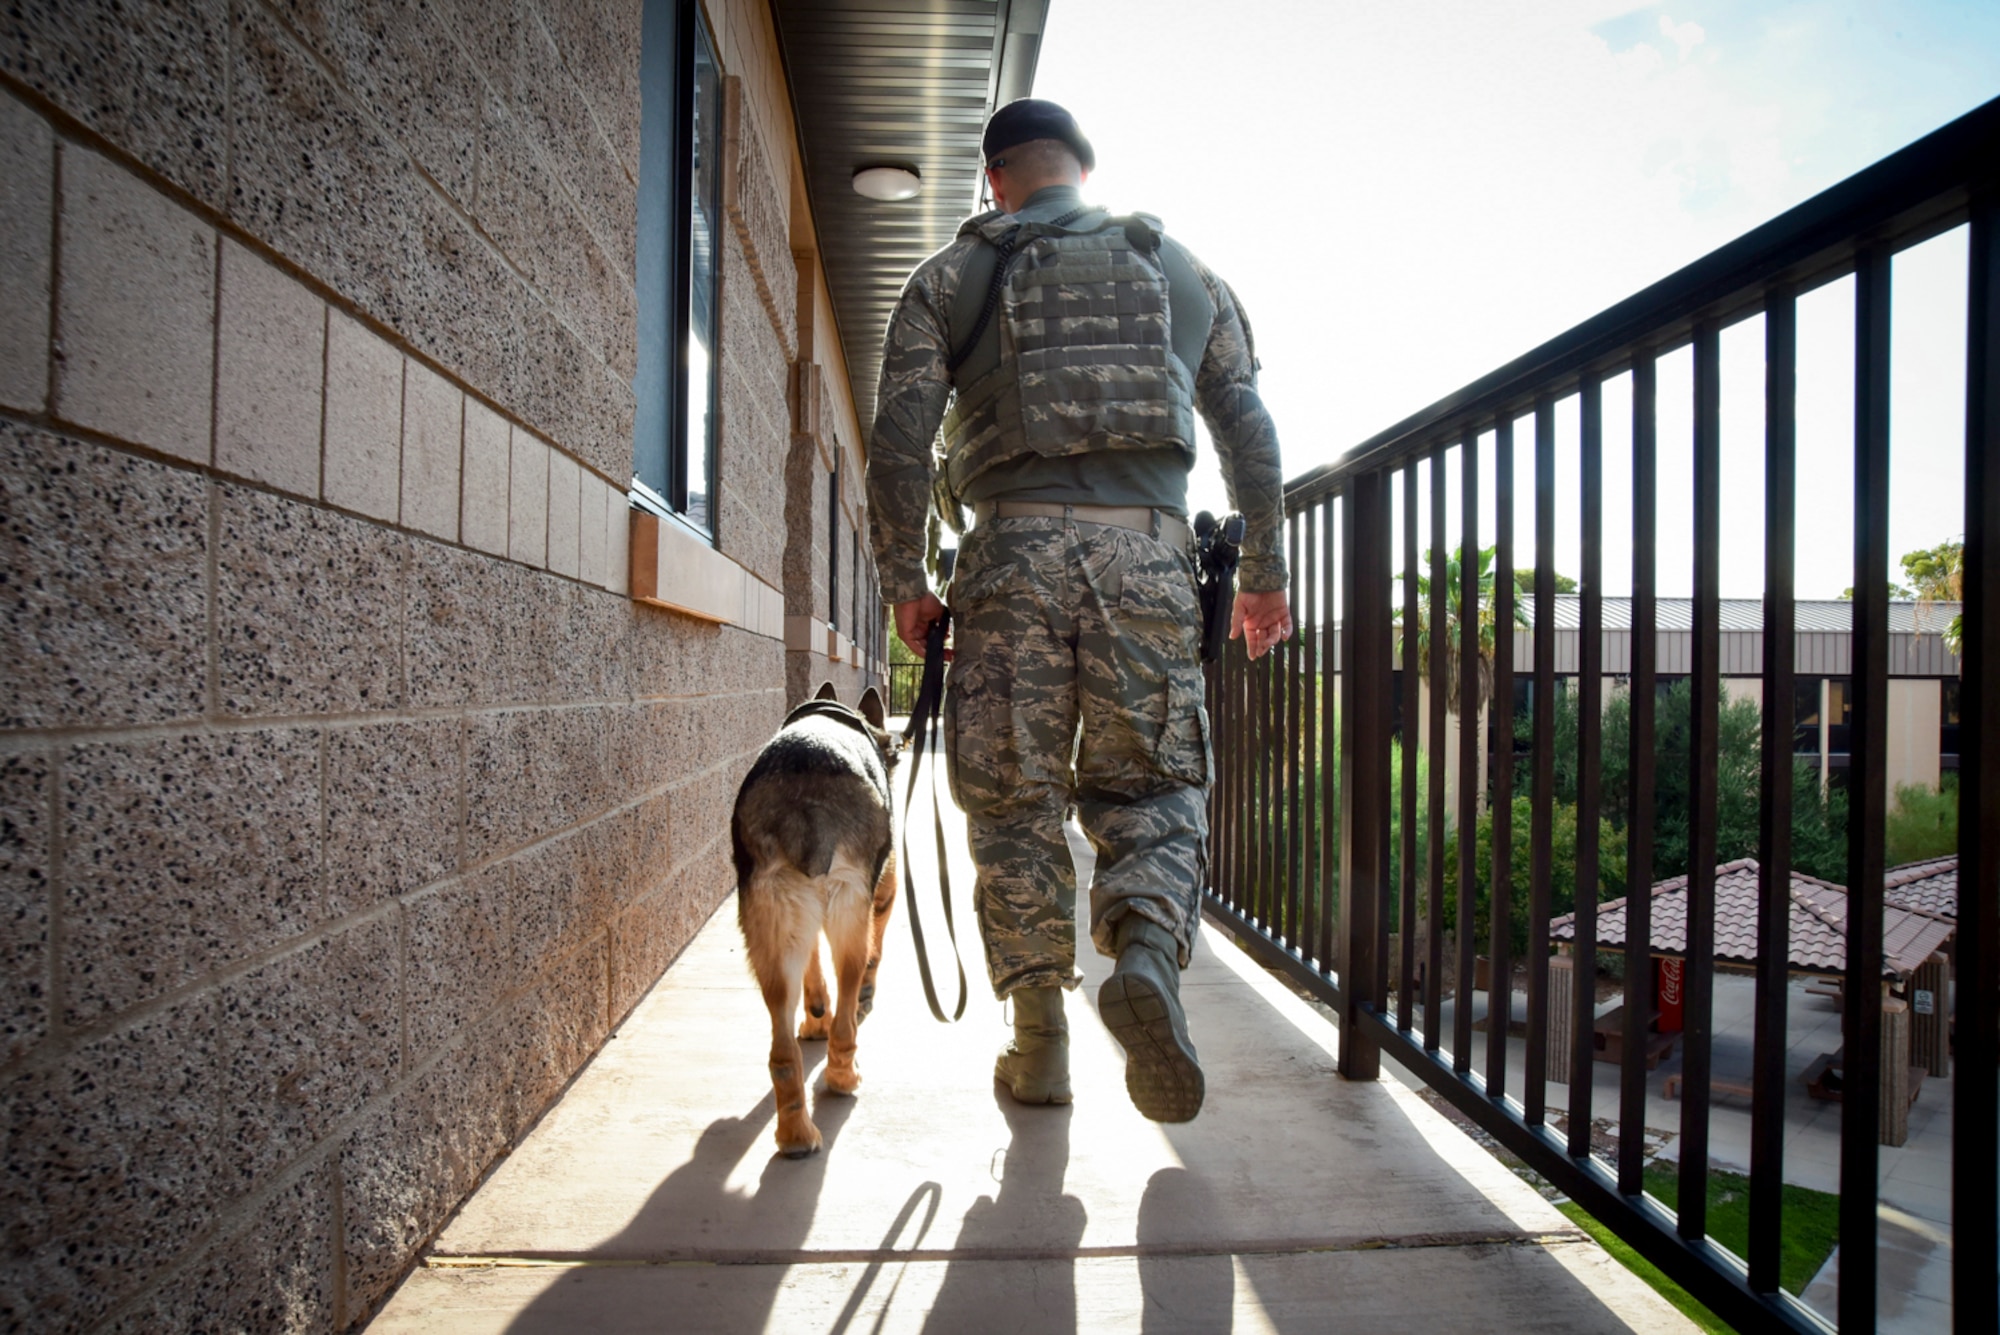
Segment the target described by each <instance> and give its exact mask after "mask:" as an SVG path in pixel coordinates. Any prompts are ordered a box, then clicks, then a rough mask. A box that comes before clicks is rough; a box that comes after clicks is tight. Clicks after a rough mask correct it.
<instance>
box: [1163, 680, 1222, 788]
mask: <svg viewBox="0 0 2000 1335" xmlns="http://www.w3.org/2000/svg"><path fill="white" fill-rule="evenodd" d="M1206 695H1207V679H1206V678H1205V677H1204V676H1203V674H1202V670H1201V669H1200V668H1199V667H1177V668H1173V669H1172V670H1170V671H1169V672H1168V674H1167V725H1166V727H1165V728H1164V729H1162V730H1161V733H1160V752H1159V756H1160V761H1159V763H1160V771H1161V772H1162V773H1164V774H1167V775H1171V776H1172V777H1173V778H1176V779H1179V780H1180V781H1181V782H1182V783H1191V784H1194V785H1196V786H1198V787H1204V788H1205V787H1207V786H1208V785H1209V784H1210V783H1213V782H1214V781H1215V757H1214V755H1213V754H1212V753H1211V751H1210V750H1209V745H1208V707H1207V706H1206V705H1205V704H1204V703H1203V700H1204V697H1205V696H1206Z"/></svg>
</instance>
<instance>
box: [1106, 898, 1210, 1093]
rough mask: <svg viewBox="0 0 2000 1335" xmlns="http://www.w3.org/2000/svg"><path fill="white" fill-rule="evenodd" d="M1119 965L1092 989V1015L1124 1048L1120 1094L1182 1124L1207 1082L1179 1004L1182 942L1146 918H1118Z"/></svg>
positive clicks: (1137, 916) (1136, 915) (1129, 915)
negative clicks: (1094, 1012) (1094, 996)
mask: <svg viewBox="0 0 2000 1335" xmlns="http://www.w3.org/2000/svg"><path fill="white" fill-rule="evenodd" d="M1117 946H1118V967H1117V969H1116V970H1115V971H1113V973H1112V975H1111V976H1110V977H1109V978H1107V979H1105V980H1104V986H1103V987H1101V988H1099V989H1098V991H1097V1013H1098V1015H1099V1016H1100V1017H1101V1018H1102V1019H1103V1021H1104V1027H1105V1028H1107V1029H1109V1030H1110V1031H1111V1036H1112V1037H1113V1038H1115V1039H1117V1040H1118V1042H1119V1044H1120V1045H1121V1046H1123V1047H1124V1049H1125V1092H1126V1093H1127V1094H1129V1095H1131V1096H1132V1104H1133V1106H1134V1107H1136V1108H1137V1109H1138V1110H1139V1112H1140V1113H1141V1115H1143V1116H1145V1117H1148V1118H1150V1119H1152V1120H1153V1121H1155V1122H1188V1121H1192V1120H1194V1116H1195V1114H1196V1113H1198V1112H1200V1111H1201V1101H1202V1097H1203V1095H1204V1093H1205V1092H1206V1089H1207V1086H1206V1084H1205V1082H1204V1081H1203V1079H1202V1074H1201V1064H1200V1062H1199V1061H1198V1060H1197V1059H1196V1057H1195V1051H1194V1043H1193V1042H1192V1041H1191V1040H1190V1039H1189V1038H1188V1029H1187V1015H1186V1013H1185V1012H1183V1011H1182V1010H1181V958H1180V944H1179V943H1178V942H1176V941H1175V940H1174V934H1173V933H1172V932H1170V931H1168V930H1167V929H1166V928H1164V927H1162V926H1160V925H1159V924H1158V923H1156V922H1153V921H1152V920H1151V919H1149V918H1142V917H1140V916H1139V915H1138V914H1136V913H1128V914H1126V915H1125V916H1124V917H1123V918H1120V919H1119V920H1118V929H1117Z"/></svg>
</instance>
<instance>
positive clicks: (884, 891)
mask: <svg viewBox="0 0 2000 1335" xmlns="http://www.w3.org/2000/svg"><path fill="white" fill-rule="evenodd" d="M895 907H896V852H895V850H894V849H893V848H892V849H890V850H889V856H888V857H887V858H885V859H883V861H882V874H881V875H880V876H878V877H876V878H875V900H874V903H873V904H872V905H871V906H870V909H869V915H868V967H867V968H866V969H865V970H863V971H862V974H861V998H860V1000H861V1008H860V1017H859V1018H860V1019H862V1020H865V1019H867V1018H868V1012H870V1011H872V1010H874V1009H875V971H876V970H877V969H879V968H881V967H882V938H883V937H884V936H886V935H887V934H888V931H889V911H890V910H891V909H893V908H895Z"/></svg>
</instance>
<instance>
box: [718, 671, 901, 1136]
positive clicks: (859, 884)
mask: <svg viewBox="0 0 2000 1335" xmlns="http://www.w3.org/2000/svg"><path fill="white" fill-rule="evenodd" d="M886 723H887V719H886V717H885V715H884V713H883V709H882V697H881V696H880V695H879V694H877V693H876V691H875V690H874V688H873V687H870V688H869V689H868V690H866V691H863V692H862V694H861V707H860V710H859V712H857V711H855V710H852V709H849V708H848V707H847V706H845V705H843V704H840V703H839V702H838V701H836V700H835V699H833V688H832V686H831V685H830V684H829V685H828V686H825V687H822V688H821V690H820V693H819V698H817V699H814V700H809V701H807V702H806V703H805V704H802V705H800V706H799V707H798V708H797V709H794V710H793V711H792V712H791V713H790V714H788V715H787V716H786V717H785V722H784V726H782V727H781V728H779V729H778V732H777V735H776V736H774V737H773V738H771V740H770V741H769V742H768V743H767V744H766V745H765V747H764V749H763V751H762V752H760V753H759V754H758V756H757V760H756V763H755V764H753V765H752V766H751V767H750V773H749V775H748V776H746V777H745V778H744V780H743V786H742V788H741V789H739V790H738V791H737V794H736V810H735V814H734V815H733V816H732V817H731V819H730V835H731V838H732V839H733V841H734V843H735V848H736V909H737V918H738V921H739V922H740V923H741V925H742V927H743V942H744V944H745V945H746V946H747V947H748V948H749V954H750V967H751V969H752V970H754V971H755V973H756V975H757V982H758V985H759V986H760V987H761V988H762V989H763V992H764V1004H765V1005H766V1006H767V1007H769V1008H770V1011H771V1091H772V1094H773V1096H774V1097H775V1098H776V1101H777V1105H778V1149H779V1150H780V1151H781V1152H782V1153H784V1155H785V1156H786V1157H788V1158H794V1159H796V1158H803V1157H804V1156H806V1155H809V1154H816V1153H818V1152H819V1148H820V1134H819V1128H818V1127H816V1126H814V1125H813V1122H812V1118H811V1117H810V1116H809V1115H808V1114H807V1112H806V1106H805V1104H806V1099H805V1093H806V1092H805V1079H804V1075H805V1066H804V1062H803V1060H802V1056H801V1053H800V1051H799V1040H800V1039H802V1038H806V1039H815V1038H824V1039H827V1040H828V1042H827V1052H826V1087H827V1089H828V1090H829V1091H830V1092H832V1093H835V1094H852V1093H853V1092H854V1091H855V1089H856V1088H857V1087H859V1085H860V1084H861V1073H860V1072H859V1071H857V1070H856V1069H855V1067H854V1045H855V1030H856V1028H857V1027H858V1026H859V1025H860V1023H861V1021H862V1019H863V1017H865V1016H866V1015H867V1014H868V1012H869V1011H870V1009H872V1008H873V1006H874V1002H875V971H876V968H877V967H878V966H879V965H880V964H881V962H882V933H883V929H884V928H886V927H887V926H888V923H889V911H890V909H892V908H893V907H894V906H895V902H896V859H895V852H894V847H893V843H894V840H893V833H892V831H893V825H894V821H893V819H892V816H893V810H894V808H893V804H892V801H891V798H890V791H889V770H890V768H891V767H892V766H893V765H894V764H895V760H896V747H897V743H896V740H895V739H894V738H893V737H892V736H891V734H890V733H889V732H888V731H887V727H886ZM821 933H825V935H826V940H827V944H828V945H829V946H830V947H832V950H833V970H834V976H835V978H836V980H837V981H838V983H839V989H840V990H839V997H838V1000H837V1002H836V1003H835V1005H834V1006H833V1007H832V1014H831V1016H830V1017H829V1015H828V1006H827V987H826V980H825V977H824V976H823V975H822V973H821V971H820V963H819V938H820V935H821ZM801 997H803V999H804V1001H805V1007H806V1017H805V1021H804V1023H802V1024H799V1025H798V1027H797V1029H796V1031H795V1030H794V1028H793V1025H794V1022H795V1020H796V1018H797V1016H798V1013H799V1002H800V1000H801Z"/></svg>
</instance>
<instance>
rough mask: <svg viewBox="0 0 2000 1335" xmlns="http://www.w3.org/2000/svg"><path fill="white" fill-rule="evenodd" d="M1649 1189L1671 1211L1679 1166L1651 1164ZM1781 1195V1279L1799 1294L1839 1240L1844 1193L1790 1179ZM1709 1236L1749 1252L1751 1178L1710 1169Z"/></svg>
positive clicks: (1678, 1182) (1677, 1198)
mask: <svg viewBox="0 0 2000 1335" xmlns="http://www.w3.org/2000/svg"><path fill="white" fill-rule="evenodd" d="M1646 1190H1647V1191H1648V1192H1650V1193H1651V1194H1652V1195H1654V1196H1655V1197H1657V1198H1658V1199H1659V1201H1660V1203H1661V1204H1662V1205H1665V1206H1666V1207H1667V1208H1668V1209H1669V1210H1671V1209H1674V1208H1676V1206H1677V1205H1678V1203H1679V1201H1680V1197H1681V1175H1680V1165H1679V1164H1672V1163H1659V1162H1655V1163H1652V1164H1649V1165H1647V1167H1646ZM1781 1199H1782V1204H1781V1206H1780V1209H1781V1210H1782V1212H1783V1223H1784V1229H1783V1233H1782V1235H1781V1238H1780V1240H1779V1244H1778V1284H1779V1286H1780V1287H1781V1288H1783V1289H1784V1290H1785V1292H1787V1293H1789V1294H1792V1295H1793V1296H1795V1297H1796V1296H1797V1295H1798V1294H1799V1293H1800V1292H1802V1291H1803V1290H1804V1289H1805V1286H1806V1285H1808V1284H1810V1283H1812V1278H1813V1276H1814V1275H1817V1274H1818V1273H1819V1268H1820V1267H1821V1266H1822V1265H1825V1264H1826V1258H1827V1257H1828V1256H1830V1255H1831V1254H1832V1253H1833V1246H1834V1244H1835V1243H1836V1242H1838V1241H1839V1240H1840V1197H1838V1196H1835V1195H1833V1194H1832V1193H1831V1192H1825V1191H1814V1190H1812V1188H1810V1187H1795V1186H1793V1185H1792V1184H1791V1183H1789V1182H1787V1183H1786V1184H1785V1185H1784V1193H1783V1196H1782V1198H1781ZM1708 1236H1709V1237H1710V1238H1712V1239H1713V1240H1714V1241H1715V1242H1717V1243H1718V1244H1720V1245H1721V1246H1724V1247H1727V1248H1728V1249H1729V1250H1730V1251H1732V1252H1735V1253H1736V1254H1737V1255H1738V1256H1748V1255H1749V1254H1750V1179H1749V1178H1747V1177H1744V1176H1743V1175H1742V1174H1740V1173H1724V1172H1714V1171H1711V1172H1710V1173H1709V1175H1708Z"/></svg>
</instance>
